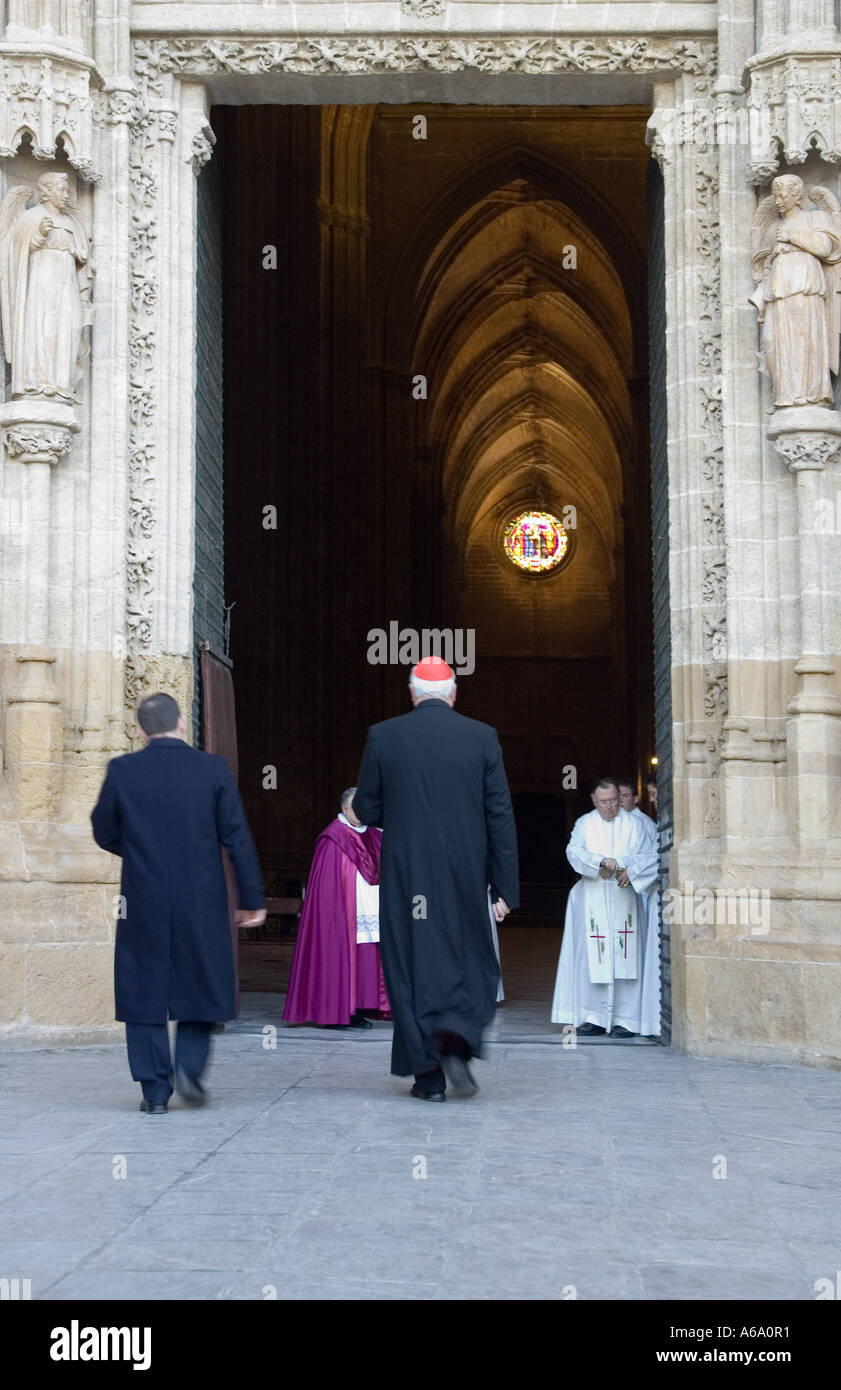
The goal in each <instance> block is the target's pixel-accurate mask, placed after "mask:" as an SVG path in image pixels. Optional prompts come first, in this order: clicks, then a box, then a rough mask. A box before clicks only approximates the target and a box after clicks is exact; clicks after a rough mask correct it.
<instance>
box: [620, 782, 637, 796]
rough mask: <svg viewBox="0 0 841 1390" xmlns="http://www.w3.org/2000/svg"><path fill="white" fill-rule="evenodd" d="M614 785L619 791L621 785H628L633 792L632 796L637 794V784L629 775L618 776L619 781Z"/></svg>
mask: <svg viewBox="0 0 841 1390" xmlns="http://www.w3.org/2000/svg"><path fill="white" fill-rule="evenodd" d="M616 786H617V787H618V789H619V791H621V790H622V788H623V787H630V788H631V791H632V792H633V793H634V796H636V794H637V784H636V782H634V781H633V780H632V778H630V777H620V778H619V781H618V782H617V783H616Z"/></svg>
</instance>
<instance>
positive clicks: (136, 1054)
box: [126, 1023, 213, 1105]
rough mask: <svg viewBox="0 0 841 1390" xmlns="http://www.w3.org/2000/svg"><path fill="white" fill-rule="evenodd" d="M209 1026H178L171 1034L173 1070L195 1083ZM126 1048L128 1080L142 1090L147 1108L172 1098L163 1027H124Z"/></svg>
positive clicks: (207, 1044) (202, 1063)
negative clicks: (173, 1039)
mask: <svg viewBox="0 0 841 1390" xmlns="http://www.w3.org/2000/svg"><path fill="white" fill-rule="evenodd" d="M212 1027H213V1024H212V1023H179V1024H178V1030H177V1032H176V1034H175V1066H176V1068H177V1069H178V1070H179V1071H184V1072H186V1073H187V1075H188V1076H189V1077H191V1078H192V1079H193V1080H194V1081H198V1080H199V1078H200V1077H201V1074H202V1072H203V1071H204V1069H205V1067H206V1066H207V1058H208V1054H209V1052H210V1030H211V1028H212ZM126 1047H127V1049H128V1064H129V1070H130V1071H131V1075H132V1079H133V1080H134V1081H139V1082H140V1084H141V1086H142V1087H143V1099H144V1100H148V1101H149V1104H150V1105H161V1104H165V1103H166V1102H167V1101H168V1100H169V1098H170V1096H171V1095H172V1058H171V1057H170V1053H169V1033H168V1032H167V1026H166V1024H165V1023H127V1024H126Z"/></svg>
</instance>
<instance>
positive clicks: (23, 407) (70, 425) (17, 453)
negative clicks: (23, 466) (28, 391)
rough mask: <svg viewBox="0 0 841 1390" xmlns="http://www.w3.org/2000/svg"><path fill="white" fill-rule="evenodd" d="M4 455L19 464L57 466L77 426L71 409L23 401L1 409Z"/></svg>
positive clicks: (11, 403)
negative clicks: (4, 444) (4, 445)
mask: <svg viewBox="0 0 841 1390" xmlns="http://www.w3.org/2000/svg"><path fill="white" fill-rule="evenodd" d="M0 429H2V430H3V432H4V434H5V441H6V452H7V454H8V455H9V458H11V459H14V460H15V461H16V462H18V463H50V464H55V463H58V461H59V459H61V458H63V457H64V455H65V454H66V453H68V452H69V450H70V446H71V444H72V442H73V435H74V434H75V433H76V432H77V431H78V429H79V425H78V422H77V420H76V417H75V412H74V410H73V408H72V406H69V405H66V404H64V403H63V402H61V401H44V400H40V401H39V400H35V399H30V398H26V399H24V400H19V401H7V402H6V403H5V404H4V405H0Z"/></svg>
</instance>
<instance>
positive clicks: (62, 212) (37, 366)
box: [0, 173, 93, 401]
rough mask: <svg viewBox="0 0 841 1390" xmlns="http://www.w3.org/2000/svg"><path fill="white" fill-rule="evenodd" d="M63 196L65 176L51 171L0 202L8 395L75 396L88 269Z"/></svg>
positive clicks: (0, 299)
mask: <svg viewBox="0 0 841 1390" xmlns="http://www.w3.org/2000/svg"><path fill="white" fill-rule="evenodd" d="M33 199H34V200H35V205H34V207H31V208H28V207H27V206H26V204H27V203H28V202H30V201H31V200H33ZM69 200H70V188H69V183H68V177H67V175H66V174H63V173H50V174H42V175H41V177H40V179H39V180H38V184H37V187H36V188H32V187H31V186H30V185H29V184H23V185H21V186H19V187H17V188H13V189H11V190H10V191H9V192H8V193H7V194H6V197H5V198H4V199H3V203H2V206H0V304H2V320H3V340H4V344H5V351H6V359H7V361H8V362H10V363H11V366H12V396H13V398H16V397H21V396H35V397H47V398H49V399H52V398H57V399H59V400H65V401H78V399H79V398H78V396H77V394H76V388H77V385H78V381H79V376H80V371H81V367H82V357H81V352H82V341H83V340H82V330H83V328H84V326H85V324H86V323H90V321H91V313H90V292H91V285H92V283H93V270H92V267H91V262H90V246H89V244H88V239H87V236H86V235H85V231H84V228H83V227H82V224H81V222H80V221H79V219H78V217H76V216H75V214H74V213H73V212H72V211H68V207H67V205H68V202H69Z"/></svg>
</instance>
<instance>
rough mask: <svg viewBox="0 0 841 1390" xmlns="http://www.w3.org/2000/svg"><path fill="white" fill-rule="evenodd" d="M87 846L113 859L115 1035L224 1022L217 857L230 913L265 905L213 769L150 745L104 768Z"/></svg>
mask: <svg viewBox="0 0 841 1390" xmlns="http://www.w3.org/2000/svg"><path fill="white" fill-rule="evenodd" d="M91 824H92V826H93V834H94V839H95V840H96V843H97V844H98V845H100V846H101V847H102V849H107V850H110V852H111V853H112V854H119V855H122V859H123V872H122V879H121V882H120V892H121V894H122V897H123V905H124V911H125V916H121V917H120V919H119V920H118V923H117V944H116V951H115V955H114V993H115V996H116V1017H117V1018H118V1019H119V1020H120V1021H121V1022H124V1023H165V1022H166V1019H167V1014H168V1015H169V1017H170V1018H177V1019H185V1020H190V1021H194V1022H200V1021H205V1022H208V1023H210V1022H223V1021H224V1020H225V1019H230V1018H233V1017H234V1013H235V1002H234V1001H235V979H234V954H233V943H232V941H231V926H230V918H229V916H228V900H227V894H226V891H225V876H224V870H223V867H222V856H221V852H220V848H219V847H220V845H224V846H225V848H226V849H227V850H228V852H229V854H230V856H231V862H232V864H233V867H234V873H235V874H236V880H237V889H238V893H239V903H240V907H244V908H259V907H263V906H264V905H265V901H266V900H265V896H264V892H263V880H262V876H261V874H260V866H259V863H258V861H257V854H256V851H255V849H254V842H253V840H252V838H251V832H250V830H249V829H248V823H247V821H246V819H245V812H244V810H243V807H242V801H241V799H240V794H239V792H238V790H237V786H236V783H235V781H234V777H233V773H232V772H231V769H230V767H229V766H228V764H227V762H226V761H225V759H224V758H223V757H220V756H219V755H218V754H216V753H202V752H200V751H199V750H198V749H196V748H191V747H190V745H189V744H187V743H185V742H184V740H183V739H180V738H166V737H162V738H153V739H151V740H150V742H149V743H148V744H147V745H146V747H145V748H143V749H141V750H140V752H139V753H127V754H126V755H125V756H124V757H121V758H114V759H113V760H112V761H111V762H110V763H109V764H108V772H107V775H106V778H105V781H104V783H103V786H102V791H101V792H100V794H99V801H98V802H97V804H96V806H95V807H94V810H93V813H92V815H91Z"/></svg>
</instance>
